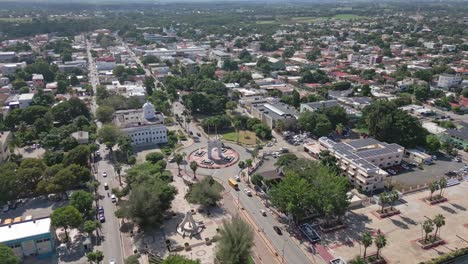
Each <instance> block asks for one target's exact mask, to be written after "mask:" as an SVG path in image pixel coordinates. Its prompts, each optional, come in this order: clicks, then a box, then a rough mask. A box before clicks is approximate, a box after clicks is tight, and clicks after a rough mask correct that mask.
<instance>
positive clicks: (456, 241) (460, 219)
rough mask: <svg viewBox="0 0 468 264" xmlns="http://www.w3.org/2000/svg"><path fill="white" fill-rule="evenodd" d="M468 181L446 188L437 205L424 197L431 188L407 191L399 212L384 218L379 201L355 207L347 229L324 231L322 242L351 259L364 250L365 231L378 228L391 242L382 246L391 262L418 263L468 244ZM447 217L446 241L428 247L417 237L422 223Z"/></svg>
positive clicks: (443, 235)
mask: <svg viewBox="0 0 468 264" xmlns="http://www.w3.org/2000/svg"><path fill="white" fill-rule="evenodd" d="M467 193H468V182H462V183H461V184H459V185H456V186H453V187H449V188H448V189H447V190H445V192H444V196H445V197H446V198H448V201H446V202H444V203H440V204H437V205H429V204H427V203H426V202H424V201H423V198H425V197H427V196H429V191H427V190H426V191H422V192H417V193H413V194H410V195H405V196H403V198H402V199H401V200H400V203H399V204H397V205H396V206H395V207H396V209H398V210H400V212H401V213H400V214H399V215H394V216H392V217H389V218H384V219H381V218H379V217H378V216H377V214H376V213H375V211H377V210H379V208H380V206H379V205H375V204H374V205H371V206H368V207H363V208H359V209H356V210H352V211H350V212H348V213H347V217H346V219H347V220H346V224H347V227H346V229H343V230H340V231H337V232H332V233H328V234H323V235H322V241H321V244H322V245H323V246H325V247H326V249H327V250H328V251H329V252H330V253H331V254H332V255H333V256H334V257H342V258H343V259H345V260H351V259H353V258H354V257H356V256H357V255H359V254H361V255H362V253H363V252H364V248H363V246H362V245H361V244H360V243H359V242H358V241H359V239H360V236H361V234H362V233H363V232H365V231H367V232H370V233H371V234H372V235H373V236H375V235H376V234H377V233H378V232H380V233H382V234H384V235H385V237H386V239H387V246H386V247H384V248H383V249H382V254H383V256H384V257H385V258H386V259H387V261H388V262H389V263H408V264H409V263H417V262H420V261H424V260H430V259H432V258H435V257H438V256H440V255H442V254H445V253H448V252H451V251H453V250H456V249H459V248H463V247H467V246H468V218H467V208H468V200H467V199H466V194H467ZM437 214H442V215H443V216H444V217H445V222H446V224H445V226H443V227H442V228H441V233H440V236H441V238H442V239H443V240H444V242H445V243H444V244H443V245H439V246H437V247H434V248H432V249H427V250H424V249H422V248H421V247H420V246H419V245H418V244H417V242H416V241H417V240H418V239H421V237H422V236H423V235H424V232H423V230H422V228H421V227H422V223H423V222H424V221H425V220H427V219H433V218H434V216H435V215H437ZM375 252H376V247H375V245H372V246H370V248H368V249H367V255H369V254H372V253H375Z"/></svg>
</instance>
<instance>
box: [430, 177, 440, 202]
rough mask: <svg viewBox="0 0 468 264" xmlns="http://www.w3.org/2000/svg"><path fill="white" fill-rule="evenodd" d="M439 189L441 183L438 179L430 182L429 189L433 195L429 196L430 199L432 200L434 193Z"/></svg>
mask: <svg viewBox="0 0 468 264" xmlns="http://www.w3.org/2000/svg"><path fill="white" fill-rule="evenodd" d="M438 189H439V183H438V182H437V181H433V182H431V183H430V184H429V191H430V192H431V195H430V196H429V200H432V194H433V193H434V192H435V191H437V190H438Z"/></svg>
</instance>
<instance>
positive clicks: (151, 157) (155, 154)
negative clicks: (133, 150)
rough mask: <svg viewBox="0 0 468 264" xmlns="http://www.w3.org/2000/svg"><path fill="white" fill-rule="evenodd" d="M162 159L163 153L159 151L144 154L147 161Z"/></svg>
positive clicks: (153, 161)
mask: <svg viewBox="0 0 468 264" xmlns="http://www.w3.org/2000/svg"><path fill="white" fill-rule="evenodd" d="M163 159H164V155H163V154H162V153H161V152H153V153H150V154H148V155H146V161H149V162H151V163H153V164H155V163H156V162H158V161H160V160H163Z"/></svg>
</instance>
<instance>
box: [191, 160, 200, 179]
mask: <svg viewBox="0 0 468 264" xmlns="http://www.w3.org/2000/svg"><path fill="white" fill-rule="evenodd" d="M190 169H191V170H192V171H193V178H194V179H196V178H197V176H196V174H195V172H196V171H197V169H198V163H197V162H196V161H192V162H190Z"/></svg>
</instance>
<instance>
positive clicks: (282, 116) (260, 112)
mask: <svg viewBox="0 0 468 264" xmlns="http://www.w3.org/2000/svg"><path fill="white" fill-rule="evenodd" d="M251 112H252V115H253V116H254V117H256V118H258V119H260V120H261V121H262V122H263V123H264V124H266V125H267V126H268V127H270V128H271V129H273V128H275V127H276V126H277V125H278V123H280V122H281V123H283V125H284V127H289V126H293V125H295V124H296V122H297V117H298V115H299V114H298V113H297V111H296V110H295V109H294V107H292V106H289V105H287V104H284V103H276V104H270V103H266V104H263V103H261V104H256V105H252V107H251Z"/></svg>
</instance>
